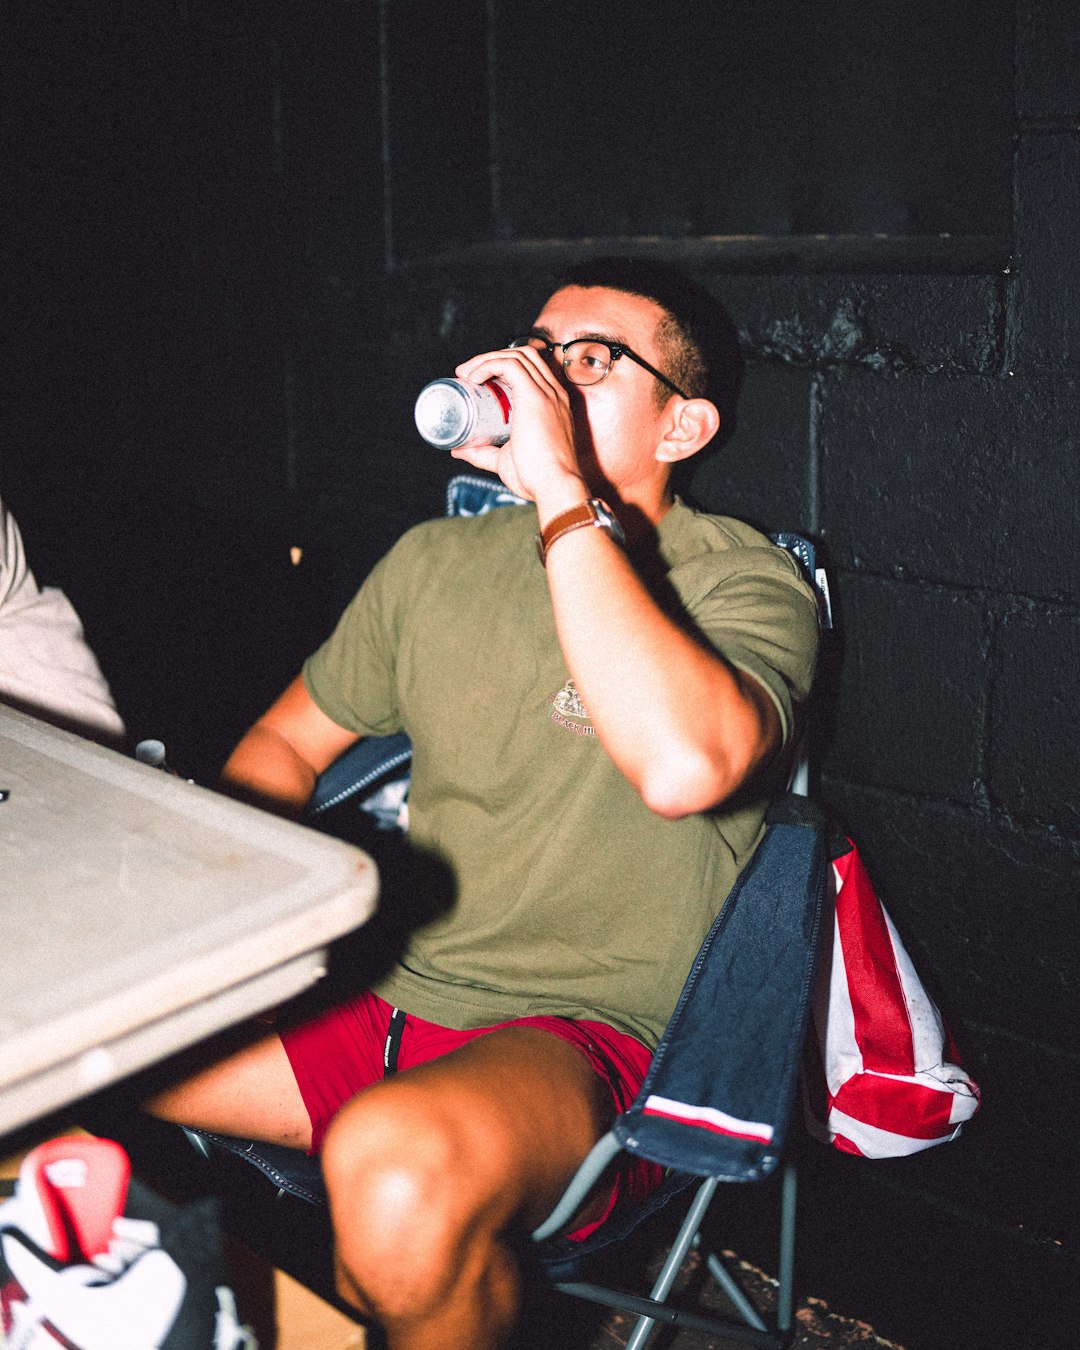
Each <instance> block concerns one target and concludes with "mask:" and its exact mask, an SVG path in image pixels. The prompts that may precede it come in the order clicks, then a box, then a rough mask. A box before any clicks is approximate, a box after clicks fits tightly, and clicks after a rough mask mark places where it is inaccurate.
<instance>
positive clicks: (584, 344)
mask: <svg viewBox="0 0 1080 1350" xmlns="http://www.w3.org/2000/svg"><path fill="white" fill-rule="evenodd" d="M507 346H508V347H535V348H536V349H537V351H542V352H545V353H546V354H547V355H548V356H554V355H555V349H556V348H557V347H561V348H562V368H563V370H564V371H565V372H566V378H567V379H568V380H569V381H570V383H571V384H584V385H590V384H599V383H600V381H601V380H604V379H606V378H607V376H608V373H609V371H610V370H611V367H612V365H613V364H614V363H615V362H616V361H617V360H618V359H619V357H620V356H628V357H629V358H630V360H631V361H636V362H637V364H638V365H639V366H641V367H642V369H644V370H647V371H648V372H649V374H650V375H652V376H653V377H654V378H655V379H658V380H659V381H660V383H661V384H663V385H666V386H667V388H668V389H670V390H671V391H672V392H673V393H676V394H678V395H679V397H680V398H689V397H690V395H689V394H684V393H683V391H682V390H681V389H680V388H679V386H678V385H677V384H672V382H671V381H670V380H669V379H668V377H667V376H666V375H661V373H660V372H659V371H658V370H657V369H656V367H655V366H650V365H649V363H648V361H646V360H645V358H644V357H643V356H638V354H637V352H634V351H631V350H630V348H629V347H627V346H626V345H625V343H622V342H604V341H601V339H600V338H575V339H574V340H573V342H550V341H549V340H548V339H547V338H546V337H544V335H543V334H542V333H522V334H520V335H519V336H518V337H514V338H511V339H510V341H509V342H508V343H507Z"/></svg>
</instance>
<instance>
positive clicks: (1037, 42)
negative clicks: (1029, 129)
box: [1016, 0, 1080, 122]
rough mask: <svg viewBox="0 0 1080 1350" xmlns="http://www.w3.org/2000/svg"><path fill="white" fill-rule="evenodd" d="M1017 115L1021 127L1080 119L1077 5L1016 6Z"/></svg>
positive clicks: (1042, 1)
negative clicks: (1028, 123) (1049, 120)
mask: <svg viewBox="0 0 1080 1350" xmlns="http://www.w3.org/2000/svg"><path fill="white" fill-rule="evenodd" d="M1016 112H1017V115H1018V117H1019V118H1020V119H1021V121H1022V122H1023V121H1030V120H1033V119H1037V118H1058V119H1062V118H1071V119H1073V120H1074V121H1075V120H1078V119H1080V11H1078V10H1077V7H1076V5H1075V4H1074V3H1073V0H1020V3H1018V4H1017V6H1016Z"/></svg>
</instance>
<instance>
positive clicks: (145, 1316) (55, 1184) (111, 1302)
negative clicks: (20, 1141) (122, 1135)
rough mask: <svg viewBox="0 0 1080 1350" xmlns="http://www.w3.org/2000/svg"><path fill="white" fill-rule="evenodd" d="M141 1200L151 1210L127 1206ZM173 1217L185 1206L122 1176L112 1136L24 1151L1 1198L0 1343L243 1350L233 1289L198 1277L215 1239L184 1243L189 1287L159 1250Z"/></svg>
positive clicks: (16, 1347) (18, 1347) (122, 1157)
mask: <svg viewBox="0 0 1080 1350" xmlns="http://www.w3.org/2000/svg"><path fill="white" fill-rule="evenodd" d="M136 1192H138V1196H136ZM136 1199H141V1201H142V1203H141V1205H140V1204H139V1203H135V1204H134V1205H133V1203H132V1202H133V1200H136ZM140 1207H141V1208H143V1209H144V1210H147V1209H148V1210H149V1211H151V1212H152V1214H153V1217H139V1216H138V1214H137V1213H136V1212H133V1211H137V1210H138V1209H139V1208H140ZM125 1209H127V1210H128V1213H125ZM173 1214H176V1215H178V1216H179V1220H180V1222H179V1224H178V1228H179V1229H183V1228H184V1227H185V1220H184V1216H185V1211H184V1210H178V1209H177V1207H175V1206H170V1205H168V1203H167V1202H165V1201H162V1200H160V1199H159V1198H158V1197H156V1196H153V1194H152V1192H148V1191H147V1190H146V1188H145V1187H139V1185H138V1183H137V1182H133V1181H132V1179H131V1167H130V1163H129V1162H128V1157H127V1154H126V1153H125V1152H124V1150H123V1149H122V1148H121V1147H120V1145H119V1144H116V1143H114V1142H113V1141H112V1140H109V1139H91V1138H83V1137H71V1138H64V1139H53V1140H50V1141H49V1142H48V1143H46V1144H42V1145H41V1146H40V1147H39V1148H36V1149H34V1150H33V1151H32V1152H31V1153H29V1154H27V1156H26V1158H25V1159H24V1161H23V1164H22V1167H21V1168H20V1171H19V1179H18V1182H17V1183H16V1187H15V1194H14V1196H13V1197H12V1198H11V1199H10V1200H7V1201H5V1202H4V1203H3V1204H0V1329H2V1332H3V1340H2V1341H0V1343H2V1344H5V1345H6V1346H7V1350H57V1347H58V1346H62V1347H64V1350H254V1346H255V1342H254V1338H253V1337H252V1336H251V1333H250V1332H248V1331H247V1329H246V1328H243V1327H241V1326H240V1325H239V1322H238V1320H237V1317H236V1308H235V1303H234V1301H233V1297H232V1291H231V1290H230V1289H229V1288H228V1286H227V1285H226V1284H224V1283H221V1284H218V1283H217V1281H216V1280H215V1279H213V1278H210V1279H207V1278H206V1276H207V1274H208V1271H207V1266H206V1261H205V1259H204V1257H205V1248H206V1246H207V1245H209V1246H211V1247H213V1246H214V1245H215V1244H214V1242H210V1243H209V1244H207V1243H204V1242H199V1243H196V1244H194V1245H195V1246H198V1247H199V1248H200V1251H199V1253H198V1256H197V1259H196V1261H195V1273H196V1279H195V1281H194V1284H193V1282H192V1281H190V1280H189V1279H188V1276H187V1275H186V1274H185V1272H184V1270H183V1269H182V1268H181V1264H179V1263H178V1261H177V1259H176V1256H177V1254H178V1253H176V1252H171V1251H169V1250H166V1246H172V1247H175V1246H176V1243H175V1242H173V1243H166V1244H165V1245H163V1243H162V1227H163V1221H164V1224H165V1225H166V1226H167V1225H169V1224H170V1222H171V1217H172V1215H173ZM188 1227H190V1224H188ZM181 1236H182V1237H183V1236H185V1235H184V1234H182V1235H181ZM212 1236H213V1237H216V1236H217V1235H216V1234H214V1235H212ZM180 1245H181V1246H183V1245H185V1244H184V1242H183V1241H181V1244H180ZM216 1250H217V1251H218V1252H219V1251H220V1248H219V1247H217V1248H216ZM180 1258H181V1261H182V1260H183V1256H182V1253H180ZM214 1273H216V1272H214Z"/></svg>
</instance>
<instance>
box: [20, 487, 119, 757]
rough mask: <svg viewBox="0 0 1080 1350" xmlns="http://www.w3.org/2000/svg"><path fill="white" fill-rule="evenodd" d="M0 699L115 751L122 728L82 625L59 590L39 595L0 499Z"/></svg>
mask: <svg viewBox="0 0 1080 1350" xmlns="http://www.w3.org/2000/svg"><path fill="white" fill-rule="evenodd" d="M0 700H2V701H3V702H5V703H10V704H12V705H13V706H14V707H17V708H20V709H22V711H24V712H28V713H31V714H33V715H34V716H35V717H41V718H42V719H44V720H45V721H48V722H54V723H56V724H57V725H60V726H64V727H67V728H68V729H69V730H71V731H77V732H79V733H80V734H82V735H84V736H88V737H90V738H91V739H93V740H97V741H103V742H105V743H106V744H116V745H118V744H119V743H120V742H121V741H122V739H123V736H124V724H123V722H122V721H121V719H120V715H119V713H118V712H117V711H116V705H115V704H114V703H113V698H112V694H111V692H110V690H109V686H108V683H107V682H106V680H105V677H104V675H103V674H102V673H101V668H100V667H99V665H98V663H97V659H96V657H95V656H94V653H93V652H92V651H91V650H90V648H89V647H88V646H87V644H86V638H85V636H84V635H83V627H82V623H81V622H80V620H79V616H78V615H77V614H76V613H75V610H74V607H73V606H72V604H71V602H70V601H69V600H68V598H67V596H66V595H65V594H64V593H63V591H60V590H57V589H56V588H55V587H45V588H44V589H42V588H41V587H39V586H38V584H37V581H36V580H35V579H34V574H33V572H32V571H31V570H30V568H29V566H28V564H27V561H26V550H25V548H24V547H23V541H22V536H21V534H20V533H19V527H18V525H17V524H16V523H15V519H14V517H13V516H12V515H10V514H9V513H8V511H7V510H6V509H5V508H4V504H3V502H2V501H0Z"/></svg>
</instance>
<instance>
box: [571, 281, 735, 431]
mask: <svg viewBox="0 0 1080 1350" xmlns="http://www.w3.org/2000/svg"><path fill="white" fill-rule="evenodd" d="M558 286H559V288H560V289H561V288H562V287H563V286H585V287H590V286H603V287H605V288H607V289H609V290H613V291H625V292H626V293H627V294H628V295H636V296H640V297H641V298H642V299H644V300H651V301H653V303H654V304H657V305H659V306H660V308H661V309H662V310H664V312H665V317H664V318H663V319H661V321H660V323H659V325H658V327H657V330H656V341H657V345H658V346H659V348H660V351H661V354H662V358H663V361H662V369H663V371H664V374H665V375H667V377H668V378H669V379H670V380H671V381H672V382H673V383H674V384H677V385H678V386H679V388H680V389H682V390H685V392H686V393H687V394H689V395H690V396H691V397H692V398H710V399H712V401H713V402H714V403H715V404H716V406H717V407H718V408H719V409H720V418H721V427H722V431H721V439H722V440H725V441H726V440H727V439H728V436H730V434H731V432H732V431H734V429H735V405H736V403H737V401H738V395H739V386H740V384H741V383H742V367H743V361H742V353H741V352H740V350H739V341H738V334H737V333H736V331H735V325H734V324H733V323H732V321H731V318H730V316H729V315H728V313H727V311H726V310H725V309H724V307H723V305H721V304H720V302H719V301H718V300H716V299H715V298H714V297H713V296H711V295H710V294H709V293H708V291H706V290H705V289H704V288H703V287H702V286H699V285H698V284H697V282H695V281H693V280H692V279H691V278H690V277H688V276H687V275H686V273H685V272H681V271H680V270H679V269H678V268H676V267H672V266H670V265H669V264H667V263H664V262H660V261H658V260H656V259H653V258H632V257H614V256H613V257H604V258H591V259H584V260H583V261H581V262H578V263H575V264H573V265H572V266H571V267H569V268H568V269H567V270H566V271H565V272H564V273H563V275H562V276H561V277H560V278H559V282H558ZM656 389H657V399H658V401H659V402H660V403H661V404H663V403H666V402H667V400H668V399H669V398H670V397H671V391H670V390H669V389H667V388H665V386H664V385H662V384H661V383H660V382H659V380H658V381H657V382H656Z"/></svg>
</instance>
